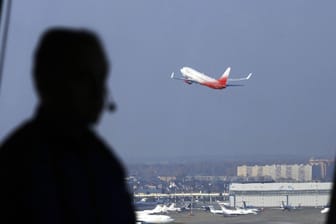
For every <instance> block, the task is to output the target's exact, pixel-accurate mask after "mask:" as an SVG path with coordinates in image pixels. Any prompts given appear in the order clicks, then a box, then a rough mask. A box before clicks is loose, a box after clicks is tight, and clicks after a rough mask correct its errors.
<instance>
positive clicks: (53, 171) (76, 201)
mask: <svg viewBox="0 0 336 224" xmlns="http://www.w3.org/2000/svg"><path fill="white" fill-rule="evenodd" d="M107 74H108V63H107V61H106V56H105V53H104V51H103V48H102V46H101V43H100V41H99V39H98V38H97V37H96V36H95V35H94V34H93V33H92V32H89V31H86V30H74V29H66V28H54V29H51V30H49V31H47V32H46V33H45V34H44V35H43V36H42V39H41V40H40V42H39V45H38V47H37V49H36V52H35V61H34V68H33V78H34V83H35V87H36V90H37V93H38V96H39V102H40V103H39V106H38V109H37V112H36V115H35V117H34V118H33V119H32V120H30V121H28V122H26V123H24V124H23V125H22V126H21V127H19V128H18V129H17V130H16V131H15V132H14V133H12V134H11V135H10V136H9V138H7V140H6V141H5V142H4V143H3V144H2V146H1V150H0V223H1V224H4V223H36V224H39V223H43V224H50V223H55V224H56V223H57V224H58V223H71V224H74V223H81V224H83V223H84V224H85V223H90V224H91V223H106V224H112V223H135V217H134V211H133V206H132V203H131V198H130V195H129V194H128V192H127V188H126V185H125V182H124V181H125V180H124V177H125V176H124V170H123V167H122V165H121V164H120V162H119V161H118V160H117V158H116V157H115V156H114V155H113V153H112V151H110V150H109V148H108V147H107V145H106V144H105V143H104V142H103V141H102V140H101V139H100V138H99V137H98V136H97V135H96V134H95V133H94V132H93V131H92V126H93V125H94V124H95V123H96V122H97V120H98V118H99V115H100V114H101V111H102V109H103V107H104V104H105V93H106V86H105V85H106V78H107ZM18 91H19V90H18Z"/></svg>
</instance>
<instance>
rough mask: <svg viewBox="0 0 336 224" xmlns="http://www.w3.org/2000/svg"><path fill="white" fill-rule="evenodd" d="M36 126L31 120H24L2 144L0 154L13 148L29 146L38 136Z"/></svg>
mask: <svg viewBox="0 0 336 224" xmlns="http://www.w3.org/2000/svg"><path fill="white" fill-rule="evenodd" d="M36 135H37V131H36V127H35V125H34V124H33V122H31V121H27V122H24V123H23V124H21V125H20V126H19V127H17V128H16V129H15V130H14V131H12V132H11V133H10V134H9V135H8V136H7V137H6V138H5V140H4V141H3V142H2V143H1V145H0V154H3V153H5V152H6V151H7V150H9V149H12V148H18V149H19V148H21V147H20V146H28V145H29V143H30V142H32V141H34V139H35V138H37V136H36Z"/></svg>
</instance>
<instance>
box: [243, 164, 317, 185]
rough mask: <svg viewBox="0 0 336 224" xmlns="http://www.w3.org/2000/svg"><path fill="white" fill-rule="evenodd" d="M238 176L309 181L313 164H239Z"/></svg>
mask: <svg viewBox="0 0 336 224" xmlns="http://www.w3.org/2000/svg"><path fill="white" fill-rule="evenodd" d="M237 176H239V177H266V176H269V177H271V178H272V179H273V180H275V181H278V180H293V181H300V182H307V181H311V180H312V166H311V165H309V164H307V165H303V164H294V165H286V164H274V165H265V166H257V165H255V166H246V165H243V166H238V167H237Z"/></svg>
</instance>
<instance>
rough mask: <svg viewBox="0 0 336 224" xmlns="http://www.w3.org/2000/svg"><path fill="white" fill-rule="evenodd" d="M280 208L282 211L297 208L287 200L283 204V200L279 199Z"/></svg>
mask: <svg viewBox="0 0 336 224" xmlns="http://www.w3.org/2000/svg"><path fill="white" fill-rule="evenodd" d="M280 208H281V209H282V211H291V210H296V209H298V207H295V206H292V205H289V204H288V202H287V204H285V202H284V201H281V206H280Z"/></svg>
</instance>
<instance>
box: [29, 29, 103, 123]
mask: <svg viewBox="0 0 336 224" xmlns="http://www.w3.org/2000/svg"><path fill="white" fill-rule="evenodd" d="M107 74H108V62H107V60H106V56H105V52H104V50H103V47H102V44H101V42H100V40H99V39H98V37H97V36H96V35H95V34H94V33H92V32H90V31H87V30H82V29H78V30H75V29H67V28H53V29H50V30H48V31H46V32H45V33H44V34H43V35H42V38H41V40H40V42H39V44H38V46H37V49H36V52H35V62H34V68H33V77H34V82H35V86H36V89H37V93H38V96H39V98H40V103H41V106H42V107H44V108H48V109H51V110H53V111H54V112H56V113H58V114H59V115H60V116H64V117H63V119H70V120H71V119H73V120H75V121H76V122H81V123H84V124H93V123H95V122H96V121H97V119H98V118H99V114H100V112H101V110H102V108H103V106H104V102H105V95H106V84H105V82H106V78H107Z"/></svg>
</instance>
